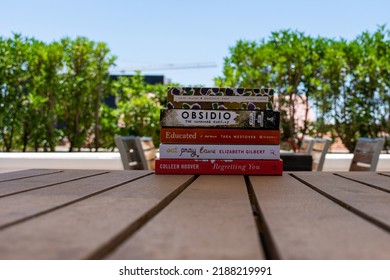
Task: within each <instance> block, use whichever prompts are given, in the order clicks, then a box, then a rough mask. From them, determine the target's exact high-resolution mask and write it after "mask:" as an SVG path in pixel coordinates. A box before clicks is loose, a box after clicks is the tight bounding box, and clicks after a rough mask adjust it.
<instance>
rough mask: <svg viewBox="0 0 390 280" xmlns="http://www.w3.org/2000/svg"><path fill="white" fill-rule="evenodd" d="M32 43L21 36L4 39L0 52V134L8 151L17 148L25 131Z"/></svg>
mask: <svg viewBox="0 0 390 280" xmlns="http://www.w3.org/2000/svg"><path fill="white" fill-rule="evenodd" d="M28 41H29V40H28V39H26V38H23V37H22V36H21V35H20V34H14V36H13V38H9V39H1V48H0V73H1V78H0V79H1V81H0V86H1V95H0V98H1V99H0V107H1V110H0V112H1V113H0V114H1V115H0V133H1V139H2V142H3V145H4V148H5V151H7V152H9V151H11V150H12V148H13V146H14V142H15V139H16V137H17V136H18V135H20V133H21V130H22V122H21V118H20V116H21V114H23V109H24V108H23V106H24V105H25V98H24V95H25V93H24V91H25V84H26V82H27V81H28V79H29V76H30V74H29V72H28V68H27V58H28V51H29V42H28Z"/></svg>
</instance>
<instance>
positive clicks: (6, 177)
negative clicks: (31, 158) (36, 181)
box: [0, 169, 62, 182]
mask: <svg viewBox="0 0 390 280" xmlns="http://www.w3.org/2000/svg"><path fill="white" fill-rule="evenodd" d="M59 172H62V171H61V170H51V169H28V170H18V171H13V172H7V173H0V182H4V181H11V180H17V179H22V178H29V177H34V176H40V175H44V174H52V173H59Z"/></svg>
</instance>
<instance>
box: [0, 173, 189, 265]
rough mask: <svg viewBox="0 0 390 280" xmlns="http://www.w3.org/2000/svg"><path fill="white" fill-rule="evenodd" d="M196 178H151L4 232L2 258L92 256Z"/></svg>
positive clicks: (0, 247) (0, 242) (1, 234)
mask: <svg viewBox="0 0 390 280" xmlns="http://www.w3.org/2000/svg"><path fill="white" fill-rule="evenodd" d="M118 172H119V173H120V172H129V173H130V172H133V171H118ZM192 178H193V177H192V176H185V175H183V176H174V175H172V176H171V175H166V176H155V175H151V176H147V177H144V178H142V179H139V180H136V181H134V182H130V183H128V184H124V185H122V186H120V187H118V188H115V189H112V190H110V191H107V192H104V193H101V194H99V195H96V196H93V197H90V198H88V199H84V200H81V201H79V202H77V203H74V204H72V205H70V206H68V207H64V208H61V209H58V210H56V211H53V212H50V213H49V214H47V215H42V216H39V217H37V218H35V219H30V220H28V221H25V222H23V223H21V224H17V225H15V226H12V227H9V228H6V229H4V230H1V231H0V259H85V258H89V257H90V256H91V255H93V254H94V253H95V252H96V251H98V250H99V249H101V248H106V247H110V246H111V244H113V243H114V244H115V243H116V242H120V240H121V238H122V237H123V236H124V237H127V236H128V235H130V234H131V233H132V232H133V231H135V230H137V228H138V227H140V226H142V225H143V224H144V223H145V222H146V221H148V219H150V218H151V217H153V215H154V214H156V213H158V211H159V210H161V208H163V207H164V206H165V205H166V204H167V203H169V201H170V200H169V199H173V198H174V197H175V196H176V195H177V194H178V193H179V192H180V191H181V190H182V189H183V188H185V187H186V186H187V185H188V184H189V183H190V182H191V181H192ZM109 183H110V182H107V184H109Z"/></svg>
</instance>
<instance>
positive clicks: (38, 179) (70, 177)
mask: <svg viewBox="0 0 390 280" xmlns="http://www.w3.org/2000/svg"><path fill="white" fill-rule="evenodd" d="M104 173H106V172H105V171H101V170H100V171H98V170H63V172H59V173H48V174H42V175H41V176H34V177H27V178H21V179H19V180H12V181H4V182H0V198H2V197H5V196H9V195H12V194H18V193H20V192H25V191H29V190H34V189H38V188H44V187H49V186H51V185H55V184H60V183H64V182H69V181H74V180H78V179H81V178H84V177H90V176H96V175H99V174H104Z"/></svg>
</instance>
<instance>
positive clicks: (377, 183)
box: [336, 171, 390, 192]
mask: <svg viewBox="0 0 390 280" xmlns="http://www.w3.org/2000/svg"><path fill="white" fill-rule="evenodd" d="M336 174H337V175H339V176H342V177H344V178H350V179H351V180H355V181H358V182H361V183H363V184H366V185H368V186H372V187H374V188H377V189H380V190H383V191H386V192H390V178H389V177H387V176H383V175H380V174H379V173H375V172H367V171H361V172H359V171H356V172H337V173H336Z"/></svg>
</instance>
